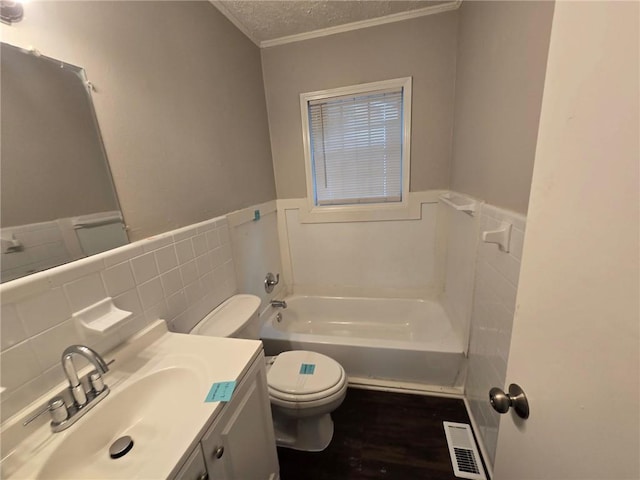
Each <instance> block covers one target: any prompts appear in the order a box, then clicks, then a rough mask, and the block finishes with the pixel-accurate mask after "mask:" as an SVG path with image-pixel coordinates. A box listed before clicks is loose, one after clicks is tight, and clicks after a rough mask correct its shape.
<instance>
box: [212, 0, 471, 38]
mask: <svg viewBox="0 0 640 480" xmlns="http://www.w3.org/2000/svg"><path fill="white" fill-rule="evenodd" d="M215 3H216V2H214V4H215ZM461 3H462V0H455V1H451V2H447V3H441V4H439V5H433V6H430V7H425V8H420V9H416V10H409V11H407V12H400V13H394V14H392V15H387V16H385V17H378V18H371V19H368V20H361V21H359V22H352V23H345V24H344V25H337V26H335V27H328V28H321V29H319V30H313V31H311V32H304V33H298V34H295V35H287V36H286V37H280V38H274V39H272V40H263V41H261V42H259V43H256V42H255V41H254V43H256V44H257V45H259V47H260V48H269V47H275V46H278V45H284V44H287V43H293V42H300V41H303V40H310V39H312V38H319V37H326V36H328V35H335V34H337V33H343V32H349V31H352V30H359V29H361V28H368V27H375V26H377V25H384V24H386V23H393V22H401V21H403V20H410V19H412V18H418V17H424V16H426V15H434V14H436V13H442V12H448V11H451V10H456V9H458V8H459V7H460V4H461ZM223 13H224V12H223ZM232 21H233V20H232ZM234 24H235V23H234ZM238 28H240V27H238ZM240 29H241V30H242V28H240ZM243 32H244V30H243ZM249 38H251V37H249Z"/></svg>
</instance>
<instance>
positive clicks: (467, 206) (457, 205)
mask: <svg viewBox="0 0 640 480" xmlns="http://www.w3.org/2000/svg"><path fill="white" fill-rule="evenodd" d="M439 198H440V200H441V201H442V202H443V203H445V204H446V205H449V206H450V207H452V208H453V209H454V210H458V211H459V212H464V213H467V214H469V215H473V214H474V213H475V211H476V205H477V203H478V202H477V201H476V200H474V199H473V198H471V197H467V196H466V195H460V194H459V193H454V192H448V193H445V194H443V195H440V197H439Z"/></svg>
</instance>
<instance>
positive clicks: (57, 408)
mask: <svg viewBox="0 0 640 480" xmlns="http://www.w3.org/2000/svg"><path fill="white" fill-rule="evenodd" d="M74 355H81V356H83V357H84V358H86V359H87V360H89V362H90V363H91V364H92V365H93V366H94V367H95V370H93V371H92V372H90V373H89V374H88V375H87V380H88V383H89V386H90V387H91V388H90V389H89V391H88V392H85V390H84V385H83V384H82V382H81V381H80V379H79V378H78V371H77V370H76V367H75V365H74V364H73V356H74ZM112 362H113V360H111V362H109V363H107V362H105V361H104V359H103V358H102V357H101V356H100V354H99V353H98V352H96V351H95V350H93V349H91V348H89V347H86V346H84V345H71V346H70V347H67V348H65V350H64V352H62V368H63V369H64V373H65V375H66V376H67V380H68V381H69V388H68V390H69V392H71V397H72V403H71V404H70V405H69V404H67V403H66V402H65V399H64V396H66V395H65V392H63V393H62V394H61V395H58V396H56V397H53V398H52V399H51V400H49V402H47V404H46V405H44V406H43V407H41V408H40V409H38V410H37V411H36V412H35V413H34V414H33V415H31V417H29V418H28V419H27V420H25V422H24V423H23V425H25V426H26V425H29V424H30V423H31V422H33V421H34V420H35V419H36V418H38V417H39V416H40V415H42V414H44V413H46V412H49V413H50V415H51V423H50V425H51V431H52V432H53V433H56V432H61V431H63V430H66V429H67V428H69V427H70V426H71V425H73V424H74V423H76V422H77V421H78V420H79V419H80V418H82V416H83V415H84V414H85V413H87V412H88V411H89V410H91V409H92V408H93V407H95V406H96V404H97V403H98V402H100V401H101V400H102V399H103V398H104V397H106V396H107V395H109V387H107V386H106V385H105V384H104V382H103V380H102V375H103V374H105V373H107V372H108V371H109V364H110V363H112Z"/></svg>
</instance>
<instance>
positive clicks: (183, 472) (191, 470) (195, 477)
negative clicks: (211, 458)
mask: <svg viewBox="0 0 640 480" xmlns="http://www.w3.org/2000/svg"><path fill="white" fill-rule="evenodd" d="M173 478H174V479H175V480H207V479H208V478H209V476H208V475H207V467H206V465H205V464H204V457H203V456H202V449H201V448H200V445H198V446H197V447H196V448H195V449H194V450H193V452H192V453H191V455H190V456H189V458H188V459H187V462H186V463H185V464H184V465H183V466H182V468H181V469H180V471H179V472H178V473H177V474H176V476H175V477H173Z"/></svg>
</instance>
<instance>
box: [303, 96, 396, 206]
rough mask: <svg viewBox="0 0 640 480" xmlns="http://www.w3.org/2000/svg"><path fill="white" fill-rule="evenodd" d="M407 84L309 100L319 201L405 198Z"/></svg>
mask: <svg viewBox="0 0 640 480" xmlns="http://www.w3.org/2000/svg"><path fill="white" fill-rule="evenodd" d="M402 95H403V91H402V88H400V87H399V88H397V89H394V90H386V91H379V92H372V93H363V94H358V95H350V96H342V97H334V98H329V99H326V98H325V99H322V100H314V101H310V102H309V104H308V105H309V130H310V137H311V138H310V140H311V141H310V144H311V156H312V157H311V158H312V169H313V177H314V184H315V204H316V205H346V204H357V203H383V202H399V201H401V200H402V138H403V132H402V118H403V115H402Z"/></svg>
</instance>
